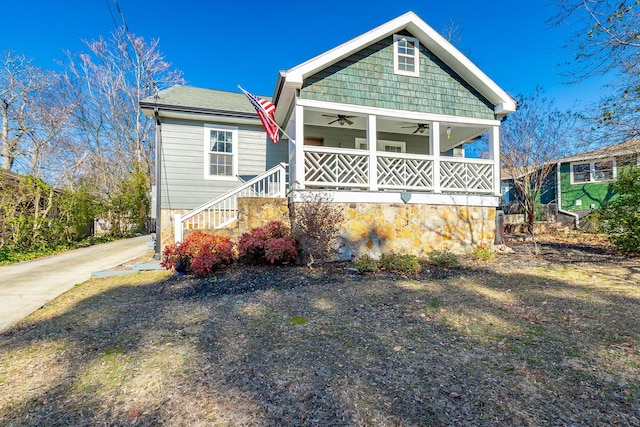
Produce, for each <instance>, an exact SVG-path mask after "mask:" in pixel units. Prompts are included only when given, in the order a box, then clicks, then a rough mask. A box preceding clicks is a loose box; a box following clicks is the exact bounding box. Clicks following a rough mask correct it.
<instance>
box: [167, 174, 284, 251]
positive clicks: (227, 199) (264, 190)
mask: <svg viewBox="0 0 640 427" xmlns="http://www.w3.org/2000/svg"><path fill="white" fill-rule="evenodd" d="M286 173H287V165H286V164H284V163H280V164H279V165H277V166H275V167H273V168H271V169H269V170H268V171H266V172H264V173H263V174H261V175H258V176H257V177H255V178H253V179H251V180H249V181H247V182H245V183H243V184H242V185H239V186H238V187H236V188H235V189H233V190H231V191H230V192H228V193H225V194H223V195H222V196H220V197H218V198H216V199H214V200H212V201H210V202H208V203H205V204H204V205H202V206H199V207H197V208H195V209H194V210H192V211H191V212H189V213H187V214H185V215H176V218H175V231H174V239H175V241H176V242H181V241H182V237H183V232H184V230H215V229H219V228H223V227H225V226H227V225H229V224H231V223H232V222H233V221H235V220H236V219H237V218H238V199H239V198H241V197H285V196H286V194H285V192H286V180H287V177H286Z"/></svg>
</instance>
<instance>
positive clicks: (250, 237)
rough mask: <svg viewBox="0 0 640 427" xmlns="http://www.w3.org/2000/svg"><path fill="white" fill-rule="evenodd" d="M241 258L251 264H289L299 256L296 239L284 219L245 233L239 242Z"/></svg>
mask: <svg viewBox="0 0 640 427" xmlns="http://www.w3.org/2000/svg"><path fill="white" fill-rule="evenodd" d="M238 249H239V251H240V259H241V260H242V261H244V262H247V263H249V264H267V263H268V264H288V263H291V262H293V261H295V259H296V257H297V256H298V245H297V243H296V239H295V238H294V237H293V236H292V235H291V229H290V228H289V227H288V226H287V225H285V224H284V223H283V222H282V221H270V222H268V223H267V224H266V225H265V226H264V227H259V228H254V229H253V230H251V231H249V232H248V233H243V234H242V236H240V241H239V242H238Z"/></svg>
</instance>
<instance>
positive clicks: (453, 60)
mask: <svg viewBox="0 0 640 427" xmlns="http://www.w3.org/2000/svg"><path fill="white" fill-rule="evenodd" d="M401 30H407V31H409V32H410V33H411V34H412V35H413V36H414V37H416V38H418V40H419V41H420V43H421V44H422V45H423V46H425V47H426V48H427V49H429V50H430V51H431V52H432V53H433V54H434V55H436V56H437V57H438V58H440V59H441V60H442V61H443V62H444V63H445V64H447V65H448V66H449V67H451V69H452V70H453V71H455V72H456V73H457V74H458V75H459V76H460V77H461V78H462V79H464V80H465V81H466V82H467V83H469V84H470V85H471V86H472V87H473V88H474V89H476V90H477V91H478V92H479V93H480V94H481V95H482V96H484V97H485V98H486V99H487V100H489V101H490V102H491V103H492V104H493V105H494V106H495V109H494V112H495V114H496V115H497V116H504V115H507V114H509V113H512V112H513V111H515V110H516V102H515V100H514V99H513V98H512V97H511V96H509V94H507V93H506V92H505V91H504V90H502V89H501V88H500V87H499V86H498V85H497V84H496V83H495V82H493V80H491V79H490V78H489V77H487V75H486V74H484V73H483V72H482V71H481V70H480V69H479V68H478V67H477V66H476V65H474V64H473V63H472V62H471V61H470V60H469V59H468V58H467V57H466V56H465V55H463V54H462V52H460V51H459V50H458V49H456V48H455V47H454V46H453V45H452V44H451V43H449V42H448V41H447V40H446V39H445V38H444V37H442V36H441V35H440V34H438V32H437V31H435V30H434V29H433V28H431V27H430V26H429V25H427V24H426V23H425V22H424V21H423V20H422V19H420V17H418V15H416V14H415V13H414V12H407V13H405V14H404V15H401V16H399V17H397V18H395V19H393V20H391V21H389V22H387V23H386V24H383V25H381V26H379V27H377V28H374V29H373V30H370V31H368V32H366V33H364V34H362V35H360V36H358V37H356V38H354V39H352V40H350V41H348V42H346V43H343V44H341V45H340V46H338V47H335V48H333V49H331V50H329V51H327V52H325V53H323V54H321V55H318V56H316V57H315V58H312V59H310V60H308V61H306V62H304V63H302V64H300V65H298V66H296V67H293V68H291V69H289V70H287V71H281V72H280V75H279V77H278V82H277V84H276V89H275V93H274V96H273V99H274V100H275V101H274V102H275V103H276V106H277V107H278V109H277V110H276V111H277V114H276V117H277V119H278V120H279V121H280V120H283V119H284V118H285V115H286V114H287V112H288V110H289V108H290V107H291V103H292V101H293V99H294V97H295V91H296V89H300V87H301V86H302V82H303V81H304V79H306V78H307V77H310V76H312V75H314V74H315V73H317V72H318V71H321V70H323V69H325V68H327V67H329V66H331V65H333V64H335V63H336V62H338V61H341V60H342V59H344V58H347V57H349V56H351V55H353V54H354V53H356V52H358V51H360V50H361V49H363V48H365V47H367V46H369V45H371V44H372V43H375V42H377V41H379V40H382V39H383V38H385V37H388V36H390V35H392V34H395V33H397V32H399V31H401Z"/></svg>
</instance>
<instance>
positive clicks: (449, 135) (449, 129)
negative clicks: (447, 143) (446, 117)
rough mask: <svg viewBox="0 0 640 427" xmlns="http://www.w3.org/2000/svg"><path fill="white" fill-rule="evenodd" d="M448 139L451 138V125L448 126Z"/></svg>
mask: <svg viewBox="0 0 640 427" xmlns="http://www.w3.org/2000/svg"><path fill="white" fill-rule="evenodd" d="M447 139H451V126H447Z"/></svg>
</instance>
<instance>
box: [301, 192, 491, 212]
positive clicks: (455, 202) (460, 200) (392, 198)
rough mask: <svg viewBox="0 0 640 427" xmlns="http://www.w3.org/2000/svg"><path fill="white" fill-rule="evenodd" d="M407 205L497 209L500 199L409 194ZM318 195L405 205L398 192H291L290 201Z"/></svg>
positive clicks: (337, 200) (339, 200) (333, 199)
mask: <svg viewBox="0 0 640 427" xmlns="http://www.w3.org/2000/svg"><path fill="white" fill-rule="evenodd" d="M409 193H411V198H410V199H409V201H408V202H407V203H406V204H408V205H440V206H442V205H445V206H481V207H489V208H491V207H497V206H498V204H499V202H500V198H499V197H498V196H493V195H486V196H485V195H476V194H469V195H465V194H435V193H418V192H411V191H409ZM313 195H319V196H321V197H323V198H325V197H326V199H324V200H329V201H330V202H333V203H379V204H400V205H403V204H405V203H404V202H403V201H402V192H400V191H330V190H329V191H326V190H324V191H323V190H293V191H291V199H292V201H293V202H305V201H308V200H309V199H310V197H309V196H313Z"/></svg>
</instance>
